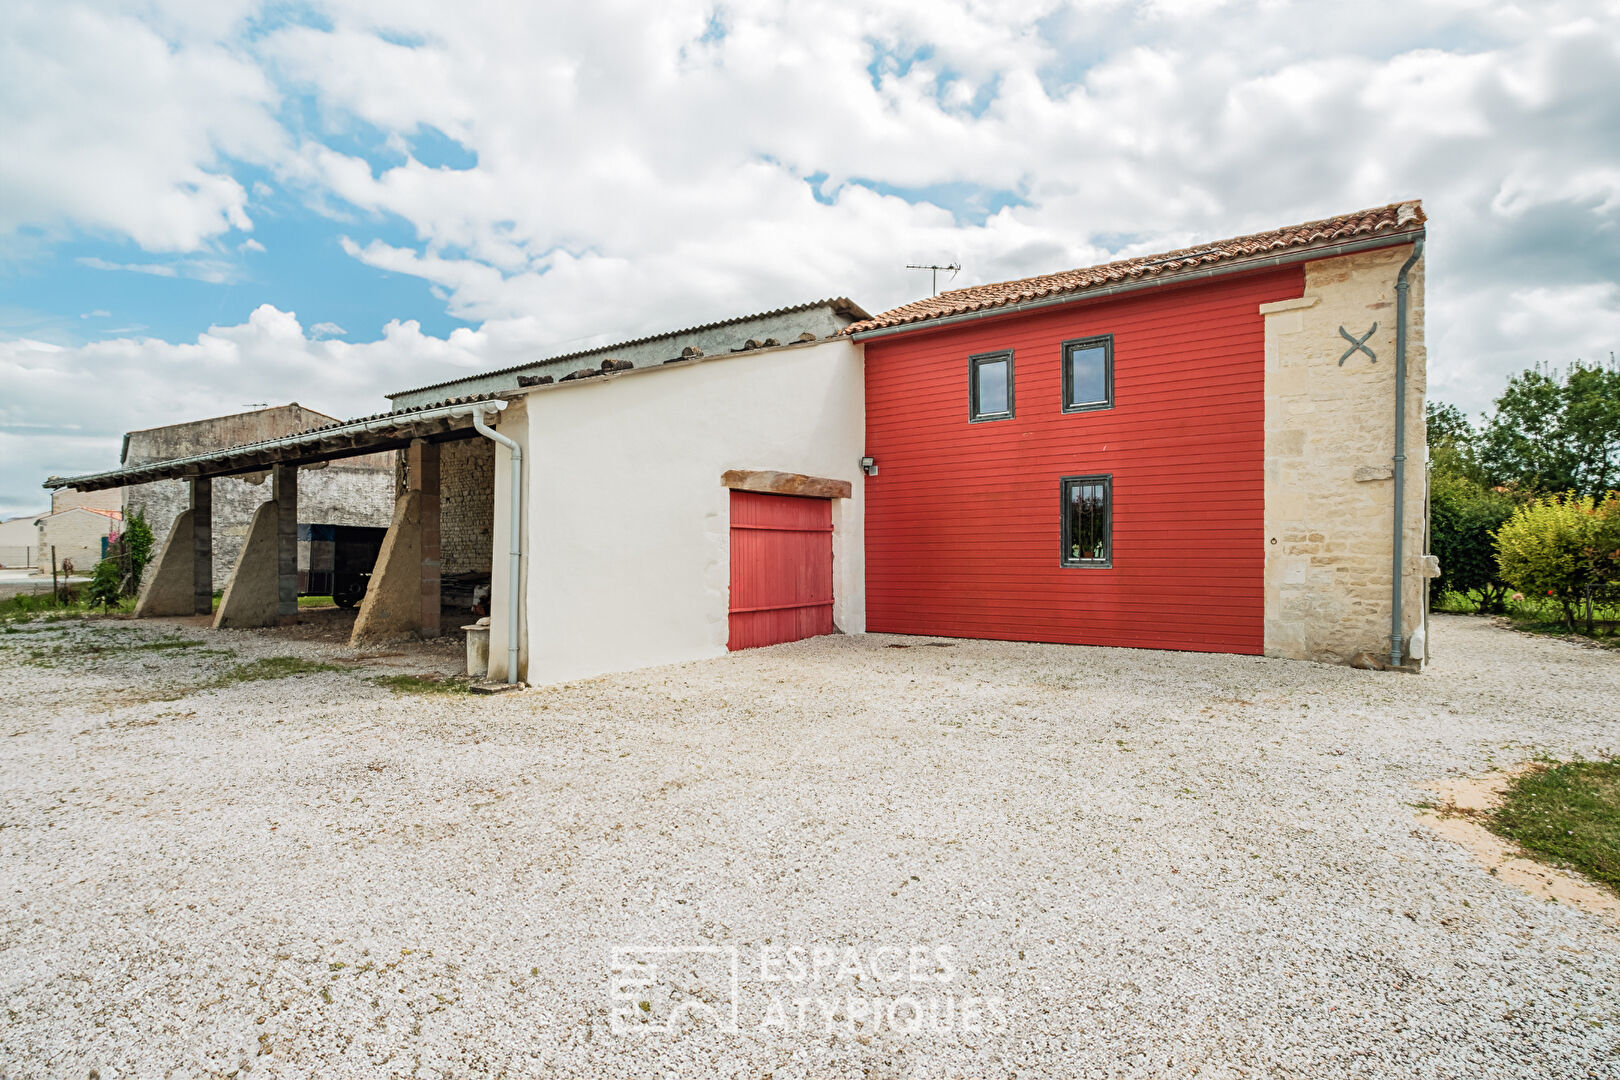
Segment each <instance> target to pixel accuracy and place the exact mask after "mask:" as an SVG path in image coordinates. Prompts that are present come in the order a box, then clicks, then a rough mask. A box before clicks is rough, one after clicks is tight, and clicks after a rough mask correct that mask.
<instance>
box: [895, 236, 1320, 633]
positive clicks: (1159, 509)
mask: <svg viewBox="0 0 1620 1080" xmlns="http://www.w3.org/2000/svg"><path fill="white" fill-rule="evenodd" d="M1303 291H1304V274H1303V271H1302V270H1301V269H1300V268H1299V267H1288V268H1284V269H1279V270H1273V271H1266V272H1262V273H1256V274H1252V275H1246V276H1243V277H1240V278H1229V279H1224V280H1221V281H1216V282H1211V283H1208V284H1204V285H1198V286H1187V287H1179V288H1166V289H1163V290H1154V291H1150V292H1145V293H1138V294H1135V295H1132V296H1125V297H1119V298H1114V299H1105V300H1099V301H1096V302H1092V303H1081V304H1074V305H1066V306H1063V307H1058V308H1051V309H1046V310H1043V311H1036V312H1030V313H1027V314H1017V315H1010V316H1006V317H1002V318H994V319H987V320H984V321H982V322H979V323H972V324H967V325H964V326H957V327H951V328H946V329H940V330H929V331H918V332H914V333H909V334H900V335H896V336H894V337H889V338H875V339H873V340H870V341H868V342H867V343H866V415H867V442H866V449H867V453H868V454H870V455H872V456H873V457H875V458H876V459H877V461H878V466H879V470H880V472H879V475H877V476H875V477H872V478H870V479H868V480H867V481H866V537H867V548H866V575H867V590H866V605H867V628H868V629H870V630H873V631H879V632H890V633H905V634H938V635H942V636H957V637H986V638H999V639H1008V640H1022V641H1055V642H1068V643H1074V644H1092V645H1126V646H1142V647H1150V648H1170V649H1194V650H1206V651H1217V652H1244V653H1258V652H1259V651H1260V650H1261V647H1262V644H1263V618H1264V589H1263V580H1262V575H1263V571H1264V563H1265V554H1264V547H1263V545H1264V542H1265V538H1264V536H1263V535H1262V534H1263V522H1264V498H1265V489H1264V460H1263V457H1264V446H1265V434H1264V425H1265V397H1264V391H1265V358H1264V348H1265V327H1264V322H1263V320H1262V317H1261V315H1260V313H1259V310H1258V309H1259V306H1260V305H1261V304H1264V303H1268V302H1271V301H1275V300H1284V299H1289V298H1291V297H1297V296H1300V295H1301V294H1302V293H1303ZM1101 334H1111V335H1113V338H1114V403H1115V404H1114V408H1112V409H1107V410H1098V411H1093V412H1079V413H1065V412H1063V410H1062V401H1061V395H1062V378H1061V376H1062V359H1061V348H1062V343H1063V342H1064V341H1068V340H1072V339H1075V338H1086V337H1093V336H1096V335H1101ZM1002 349H1011V350H1013V354H1014V386H1015V400H1016V405H1017V413H1016V415H1015V416H1014V417H1013V418H1012V419H1009V420H996V421H988V422H983V423H977V424H970V423H969V422H968V363H967V358H968V357H969V356H971V355H974V354H976V353H984V352H992V351H997V350H1002ZM1094 474H1109V475H1112V476H1113V496H1114V506H1113V566H1112V567H1111V568H1107V569H1101V568H1071V567H1062V566H1060V565H1059V554H1060V553H1059V548H1060V546H1061V539H1060V521H1059V509H1058V500H1059V480H1060V479H1061V478H1062V477H1064V476H1079V475H1094Z"/></svg>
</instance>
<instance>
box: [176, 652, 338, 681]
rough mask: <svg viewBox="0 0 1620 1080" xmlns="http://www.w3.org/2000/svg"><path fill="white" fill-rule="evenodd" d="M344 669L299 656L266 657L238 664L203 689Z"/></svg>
mask: <svg viewBox="0 0 1620 1080" xmlns="http://www.w3.org/2000/svg"><path fill="white" fill-rule="evenodd" d="M343 670H346V669H344V668H341V667H339V666H338V665H336V664H323V663H320V662H319V661H317V660H305V659H304V658H303V657H301V656H267V657H265V658H264V659H263V660H251V661H249V662H248V663H246V664H238V665H237V666H236V667H233V668H231V670H229V671H227V672H225V673H224V674H223V675H221V676H220V677H219V678H217V679H215V680H214V681H213V682H211V683H208V684H207V686H205V687H203V689H215V688H218V687H221V686H230V685H232V684H234V683H244V682H262V681H264V680H266V679H287V678H291V677H292V676H294V675H310V674H313V673H314V672H317V671H343Z"/></svg>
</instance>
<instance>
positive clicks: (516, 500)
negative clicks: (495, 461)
mask: <svg viewBox="0 0 1620 1080" xmlns="http://www.w3.org/2000/svg"><path fill="white" fill-rule="evenodd" d="M472 422H473V427H474V428H476V429H477V431H478V434H480V435H482V436H483V437H484V438H486V439H493V440H495V441H496V442H498V443H500V444H501V445H502V446H504V447H506V448H507V449H508V450H509V451H511V453H512V470H511V471H512V499H511V503H510V506H511V517H510V519H509V520H508V522H507V533H508V534H509V536H510V548H511V550H510V554H509V557H510V559H511V562H510V563H509V564H508V569H507V572H506V577H507V582H506V681H507V682H508V683H515V682H517V681H518V677H517V672H518V601H519V598H520V597H521V596H522V595H523V590H522V589H521V587H520V585H521V579H520V577H519V573H520V569H521V560H522V557H523V447H521V446H519V445H518V444H517V443H515V442H513V441H512V440H511V439H509V438H507V437H506V436H505V435H502V434H501V433H500V432H498V431H496V430H495V429H494V428H492V427H490V426H489V425H488V424H486V423H484V413H483V410H481V409H479V410H475V411H474V412H473V414H472Z"/></svg>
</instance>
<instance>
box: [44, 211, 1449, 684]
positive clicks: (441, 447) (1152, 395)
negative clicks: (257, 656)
mask: <svg viewBox="0 0 1620 1080" xmlns="http://www.w3.org/2000/svg"><path fill="white" fill-rule="evenodd" d="M1424 230H1425V219H1424V216H1423V212H1422V209H1421V207H1420V206H1419V204H1417V203H1415V202H1414V203H1401V204H1394V205H1391V206H1387V207H1381V208H1378V209H1375V210H1369V211H1363V212H1359V213H1356V214H1350V215H1345V216H1343V217H1338V218H1332V219H1328V220H1324V221H1318V222H1310V223H1307V224H1304V225H1299V226H1293V227H1289V228H1285V229H1278V230H1274V231H1270V232H1266V233H1260V234H1255V235H1251V236H1245V237H1239V238H1236V239H1232V240H1227V241H1220V242H1216V243H1209V244H1203V245H1199V246H1197V247H1194V248H1189V249H1185V250H1181V251H1175V252H1169V253H1166V254H1163V255H1157V256H1148V257H1139V258H1133V259H1129V260H1124V261H1121V262H1116V263H1111V264H1108V265H1106V266H1101V267H1095V268H1092V269H1088V270H1078V271H1070V272H1065V273H1061V274H1053V275H1048V276H1044V277H1037V278H1029V279H1025V280H1021V281H1015V282H1006V283H1000V284H992V285H978V286H973V287H971V288H967V289H960V290H956V291H953V292H947V293H944V294H941V295H939V296H935V297H931V298H929V299H926V300H921V301H917V302H915V303H912V304H906V305H903V306H901V307H899V308H896V309H894V310H892V311H888V312H884V313H882V314H880V315H877V316H869V315H867V314H866V313H865V312H863V311H861V310H860V309H859V308H858V307H856V306H855V305H853V304H851V303H850V302H848V301H844V300H837V301H825V302H820V303H816V304H807V305H800V306H799V307H796V308H786V309H780V310H778V311H775V312H767V313H763V314H761V315H757V316H749V317H745V318H742V319H735V320H728V321H726V322H724V323H714V324H709V325H707V326H705V327H697V328H693V329H692V330H686V331H675V332H671V333H668V334H663V335H658V336H656V337H651V338H642V339H637V340H636V341H632V342H623V343H620V344H618V345H614V346H607V347H604V348H601V349H593V350H590V351H589V352H584V353H574V354H569V355H566V356H562V357H553V358H546V359H540V360H537V361H535V362H534V363H532V364H526V365H523V366H520V367H517V368H509V369H505V370H503V371H497V372H487V373H481V374H478V375H473V376H468V377H465V378H461V379H458V380H455V381H452V382H447V383H440V384H436V385H434V386H430V387H422V388H418V389H416V390H410V391H402V392H399V393H397V394H394V395H391V397H392V400H393V404H394V409H393V410H392V411H390V412H388V413H384V414H379V415H377V416H373V417H365V418H361V419H358V420H351V421H344V422H339V423H329V424H323V425H319V426H316V427H312V428H309V429H307V430H303V431H299V432H296V433H292V434H288V435H284V436H280V437H277V438H269V439H261V440H257V441H254V442H251V443H247V444H244V445H238V446H232V447H226V448H222V449H216V450H211V451H207V452H202V453H196V454H191V455H187V456H183V457H174V458H170V459H167V460H162V461H151V462H145V463H142V464H139V465H134V466H128V467H125V468H122V469H118V470H113V471H110V472H107V473H102V474H96V475H94V476H88V477H73V478H68V479H56V478H53V479H52V480H51V481H50V482H48V484H47V486H53V487H61V486H67V485H72V486H74V487H77V488H79V489H80V490H96V489H99V488H105V487H111V486H115V485H128V484H139V483H148V482H152V481H157V480H184V481H186V482H187V483H188V484H189V490H190V492H191V494H190V501H191V504H192V510H191V511H189V512H190V513H191V518H190V519H189V520H187V519H186V516H185V514H182V515H180V518H179V519H177V524H176V528H175V529H174V531H173V533H172V534H171V538H170V541H169V543H168V544H166V545H165V548H164V551H163V554H162V556H161V557H160V559H159V560H158V565H157V567H156V568H155V570H154V571H153V572H152V573H151V574H150V575H149V580H148V582H147V584H146V586H145V590H146V591H145V595H143V601H142V602H143V605H145V606H146V607H147V609H148V610H151V611H153V612H157V611H161V610H169V609H174V610H179V609H185V610H192V609H193V606H195V610H198V611H201V610H206V609H205V608H203V607H202V606H201V605H202V603H203V600H202V596H203V584H202V583H203V582H204V581H205V580H208V574H211V565H212V564H211V562H210V560H211V558H212V555H211V552H210V550H209V549H208V544H207V541H206V536H205V534H206V533H207V531H208V529H207V526H206V521H205V514H206V511H207V507H208V502H209V491H210V485H212V484H213V483H214V482H215V481H216V480H217V478H220V477H230V476H238V475H241V474H244V473H250V472H261V471H266V470H268V471H269V473H270V475H271V478H272V497H271V498H270V499H269V501H267V502H266V503H265V504H264V505H263V506H262V507H260V509H259V511H258V512H257V513H256V514H255V517H254V520H253V522H252V523H251V525H250V527H249V530H248V535H247V537H246V539H245V543H244V545H243V548H242V551H241V554H240V556H239V557H238V558H237V559H236V561H235V568H234V570H233V571H232V572H231V575H230V584H229V585H228V586H227V589H226V596H225V600H224V602H223V604H222V605H221V608H220V612H219V614H218V615H217V616H216V621H217V622H218V624H219V625H270V624H274V623H275V622H277V621H278V620H285V619H289V618H292V617H294V616H295V615H296V610H297V609H296V578H295V575H294V574H293V567H294V565H295V561H296V560H295V558H294V555H293V550H294V549H293V544H294V538H295V536H296V533H295V531H294V530H293V529H292V527H291V526H290V525H289V522H290V521H295V520H297V513H298V512H297V507H298V489H299V484H300V476H301V475H302V474H305V473H307V472H308V471H309V470H312V469H316V468H322V467H325V466H326V465H328V464H335V463H336V462H338V461H341V460H343V459H346V458H354V457H357V456H361V455H366V454H378V453H397V454H398V455H399V456H400V460H401V467H400V469H399V476H400V482H399V484H398V486H397V492H396V498H395V500H394V506H393V513H392V517H391V519H390V523H389V527H388V531H387V538H386V539H385V541H384V542H383V545H382V549H381V552H380V554H379V556H378V557H377V560H376V563H375V566H374V568H373V569H372V572H371V577H370V584H369V587H368V589H367V591H366V593H365V597H364V600H363V601H362V603H361V609H360V612H359V615H358V617H357V619H356V621H355V625H354V638H353V640H354V641H355V642H357V643H358V642H360V641H364V640H372V639H376V638H379V637H386V636H389V635H398V634H407V633H414V634H422V635H432V634H436V633H438V632H440V630H441V607H442V603H443V599H444V581H445V580H446V576H445V568H446V567H448V566H452V565H454V566H457V567H470V568H472V569H471V571H469V572H474V573H484V572H487V574H488V579H489V590H490V604H489V606H490V650H489V669H488V675H489V677H490V678H491V679H493V680H511V681H516V680H520V679H521V680H526V681H529V682H558V681H564V680H568V679H573V678H578V677H582V676H588V675H593V674H597V673H602V672H608V671H617V670H626V669H630V668H636V667H643V666H648V665H653V664H661V663H670V662H675V661H681V660H689V659H697V658H701V657H706V656H715V655H719V654H722V653H724V652H725V651H726V650H727V649H728V648H730V649H736V648H746V647H751V646H755V645H765V644H773V643H776V642H781V641H790V640H794V639H797V638H801V637H806V636H812V635H815V634H820V633H828V632H837V631H841V632H844V633H861V632H863V631H865V630H867V629H871V630H874V631H882V632H889V633H899V634H927V635H942V636H959V637H988V638H1004V639H1012V640H1029V641H1047V642H1065V643H1072V644H1082V645H1112V646H1139V647H1147V648H1174V649H1193V650H1204V651H1216V652H1234V653H1253V654H1260V653H1264V654H1267V655H1274V656H1285V657H1295V658H1301V659H1315V660H1323V661H1333V662H1349V661H1356V660H1360V661H1362V662H1369V661H1370V660H1371V658H1374V657H1376V658H1380V659H1379V660H1378V661H1377V662H1382V663H1387V664H1390V665H1393V666H1400V667H1408V668H1410V667H1414V666H1416V665H1418V664H1420V663H1421V662H1422V660H1423V659H1424V658H1425V652H1426V650H1425V637H1426V635H1425V633H1424V608H1423V599H1422V598H1423V595H1424V593H1425V592H1426V590H1425V589H1424V588H1423V584H1424V578H1425V577H1426V576H1427V575H1430V574H1432V573H1433V571H1434V566H1433V560H1432V559H1431V558H1430V557H1428V556H1427V555H1426V554H1425V549H1424V545H1423V537H1424V526H1425V521H1424V515H1425V484H1424V468H1423V462H1424V460H1425V454H1426V450H1425V447H1424V437H1423V431H1424V426H1423V391H1424V371H1425V350H1424V345H1423V260H1422V247H1423V241H1424Z"/></svg>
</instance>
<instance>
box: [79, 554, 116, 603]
mask: <svg viewBox="0 0 1620 1080" xmlns="http://www.w3.org/2000/svg"><path fill="white" fill-rule="evenodd" d="M119 563H120V560H119V558H118V556H117V555H116V554H110V555H108V556H107V557H106V558H105V559H102V560H101V561H100V562H98V563H96V568H95V570H93V571H92V572H91V574H90V587H89V589H88V590H87V592H88V594H89V597H90V605H91V606H92V607H100V608H115V607H117V606H118V605H119V602H120V601H122V600H123V598H124V580H123V579H124V574H123V568H122V567H121V566H120V565H119Z"/></svg>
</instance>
